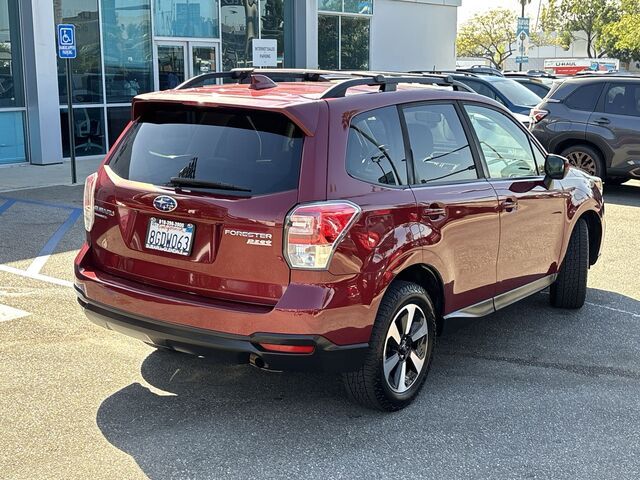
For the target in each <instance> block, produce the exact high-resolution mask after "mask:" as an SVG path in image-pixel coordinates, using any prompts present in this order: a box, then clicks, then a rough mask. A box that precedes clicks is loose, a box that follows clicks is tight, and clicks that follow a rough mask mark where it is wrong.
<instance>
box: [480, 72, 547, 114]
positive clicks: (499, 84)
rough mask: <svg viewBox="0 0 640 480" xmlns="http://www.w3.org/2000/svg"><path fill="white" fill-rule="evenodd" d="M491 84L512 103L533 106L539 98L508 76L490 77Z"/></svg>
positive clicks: (538, 101)
mask: <svg viewBox="0 0 640 480" xmlns="http://www.w3.org/2000/svg"><path fill="white" fill-rule="evenodd" d="M491 82H492V83H493V85H494V86H495V87H496V88H497V89H498V90H500V92H501V93H502V94H503V95H504V96H505V97H507V99H508V100H509V101H510V102H511V103H513V104H514V105H519V106H523V107H535V106H536V105H537V104H538V103H540V100H541V98H540V97H539V96H538V95H536V94H535V93H533V92H532V91H531V90H529V89H528V88H527V87H525V86H524V85H521V84H520V83H518V82H516V81H515V80H512V79H510V78H498V77H496V78H491Z"/></svg>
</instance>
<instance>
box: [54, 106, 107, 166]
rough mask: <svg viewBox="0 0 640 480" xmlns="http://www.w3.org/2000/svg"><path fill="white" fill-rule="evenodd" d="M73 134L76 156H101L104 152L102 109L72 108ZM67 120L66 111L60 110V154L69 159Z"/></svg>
mask: <svg viewBox="0 0 640 480" xmlns="http://www.w3.org/2000/svg"><path fill="white" fill-rule="evenodd" d="M73 120H74V132H75V141H76V155H77V156H78V157H86V156H89V155H103V154H105V153H106V150H105V135H104V108H103V107H97V108H74V109H73ZM68 122H69V118H68V114H67V109H66V108H65V109H62V110H60V126H61V134H62V154H63V156H64V157H65V158H66V157H69V153H70V149H69V127H68V125H69V123H68Z"/></svg>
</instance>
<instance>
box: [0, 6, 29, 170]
mask: <svg viewBox="0 0 640 480" xmlns="http://www.w3.org/2000/svg"><path fill="white" fill-rule="evenodd" d="M0 3H1V2H0ZM26 160H27V157H26V155H25V148H24V112H0V165H1V164H3V163H16V162H25V161H26Z"/></svg>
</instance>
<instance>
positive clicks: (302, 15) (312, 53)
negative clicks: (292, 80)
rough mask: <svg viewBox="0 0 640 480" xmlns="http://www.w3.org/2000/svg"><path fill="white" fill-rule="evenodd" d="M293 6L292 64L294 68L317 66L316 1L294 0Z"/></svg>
mask: <svg viewBox="0 0 640 480" xmlns="http://www.w3.org/2000/svg"><path fill="white" fill-rule="evenodd" d="M292 1H293V0H292ZM294 7H295V9H294V12H293V40H294V46H295V47H294V59H295V60H294V62H295V63H294V65H295V67H296V68H318V2H317V0H306V1H298V0H295V4H294Z"/></svg>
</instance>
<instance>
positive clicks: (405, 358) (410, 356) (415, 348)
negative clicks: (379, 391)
mask: <svg viewBox="0 0 640 480" xmlns="http://www.w3.org/2000/svg"><path fill="white" fill-rule="evenodd" d="M428 337H429V327H428V323H427V317H426V316H425V314H424V312H423V311H422V309H421V308H420V307H419V306H418V305H416V304H414V303H409V304H407V305H405V306H404V307H402V309H400V311H399V312H398V313H397V314H396V316H395V317H394V318H393V321H392V322H391V325H390V326H389V330H388V331H387V336H386V339H385V342H384V355H383V370H384V378H385V381H386V382H387V385H388V386H389V388H390V389H391V390H392V391H394V392H395V393H404V392H406V391H407V390H409V389H410V388H411V386H412V385H413V384H414V383H415V382H416V380H417V379H418V377H419V376H420V372H422V369H423V368H424V365H425V362H426V360H427V345H428Z"/></svg>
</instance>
